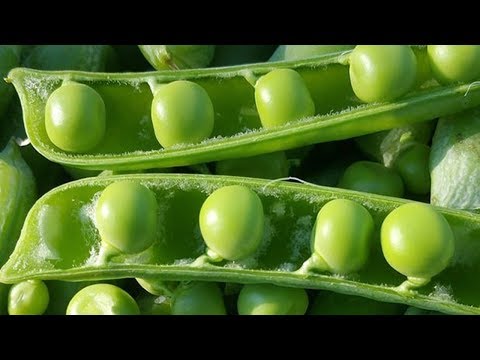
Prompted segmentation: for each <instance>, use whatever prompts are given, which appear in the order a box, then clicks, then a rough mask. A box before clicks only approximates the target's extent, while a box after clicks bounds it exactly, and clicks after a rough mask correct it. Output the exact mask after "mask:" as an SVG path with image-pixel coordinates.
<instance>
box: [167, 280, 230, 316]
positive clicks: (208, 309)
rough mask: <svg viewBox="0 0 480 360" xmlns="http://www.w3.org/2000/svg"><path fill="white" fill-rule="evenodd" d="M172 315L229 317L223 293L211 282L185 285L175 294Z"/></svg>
mask: <svg viewBox="0 0 480 360" xmlns="http://www.w3.org/2000/svg"><path fill="white" fill-rule="evenodd" d="M172 315H227V312H226V310H225V304H224V301H223V294H222V291H221V290H220V288H219V287H218V285H217V284H216V283H211V282H192V283H188V284H184V285H183V286H180V287H179V288H178V289H177V291H176V293H175V296H174V299H173V303H172Z"/></svg>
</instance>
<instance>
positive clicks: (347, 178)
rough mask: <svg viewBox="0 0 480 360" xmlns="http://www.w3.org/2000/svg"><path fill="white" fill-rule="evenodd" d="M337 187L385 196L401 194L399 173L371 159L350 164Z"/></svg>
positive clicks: (401, 184)
mask: <svg viewBox="0 0 480 360" xmlns="http://www.w3.org/2000/svg"><path fill="white" fill-rule="evenodd" d="M338 187H340V188H343V189H350V190H356V191H363V192H368V193H374V194H379V195H386V196H395V197H402V196H403V182H402V178H401V177H400V175H398V174H397V173H396V172H395V171H394V170H391V169H388V168H386V167H385V166H383V165H382V164H379V163H375V162H371V161H357V162H355V163H353V164H352V165H350V166H349V167H348V168H347V169H346V170H345V172H344V173H343V176H342V178H341V179H340V181H339V183H338Z"/></svg>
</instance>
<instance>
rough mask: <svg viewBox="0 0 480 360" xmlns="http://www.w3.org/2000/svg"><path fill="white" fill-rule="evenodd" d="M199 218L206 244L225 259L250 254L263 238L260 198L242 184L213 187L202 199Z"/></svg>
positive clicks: (263, 221)
mask: <svg viewBox="0 0 480 360" xmlns="http://www.w3.org/2000/svg"><path fill="white" fill-rule="evenodd" d="M199 221H200V231H201V233H202V236H203V239H204V240H205V243H206V244H207V246H208V248H209V249H210V250H213V251H214V252H215V253H216V254H218V255H219V256H221V257H222V258H224V259H227V260H238V259H242V258H245V257H247V256H249V255H251V254H253V253H254V252H255V251H256V250H257V248H258V246H259V245H260V243H261V241H262V238H263V231H264V223H265V220H264V213H263V205H262V201H261V200H260V198H259V197H258V195H257V194H256V193H255V192H254V191H252V190H250V189H249V188H247V187H245V186H241V185H231V186H225V187H222V188H220V189H217V190H215V191H214V192H213V193H212V194H210V196H209V197H208V198H207V199H206V200H205V202H204V203H203V205H202V207H201V209H200V216H199Z"/></svg>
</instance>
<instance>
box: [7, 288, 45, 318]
mask: <svg viewBox="0 0 480 360" xmlns="http://www.w3.org/2000/svg"><path fill="white" fill-rule="evenodd" d="M49 301H50V296H49V294H48V288H47V285H45V283H44V282H43V281H41V280H25V281H22V282H20V283H18V284H15V285H13V286H12V287H11V288H10V291H9V293H8V314H9V315H42V314H43V313H44V312H45V310H47V307H48V302H49Z"/></svg>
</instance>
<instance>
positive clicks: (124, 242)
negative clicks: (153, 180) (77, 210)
mask: <svg viewBox="0 0 480 360" xmlns="http://www.w3.org/2000/svg"><path fill="white" fill-rule="evenodd" d="M157 208H158V205H157V200H156V198H155V194H154V193H153V192H152V191H150V190H149V189H148V188H147V187H145V186H144V185H142V184H140V183H138V182H132V181H119V182H116V183H113V184H110V185H109V186H107V187H106V188H105V190H103V191H102V194H101V195H100V198H99V199H98V202H97V204H96V208H95V223H96V225H97V228H98V231H99V233H100V237H101V238H102V242H103V243H105V244H107V245H108V246H111V247H113V248H114V249H115V250H117V251H121V252H124V253H127V254H136V253H139V252H142V251H144V250H145V249H147V248H148V247H150V246H151V245H152V244H153V242H154V240H155V237H156V235H157V234H156V229H157Z"/></svg>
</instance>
